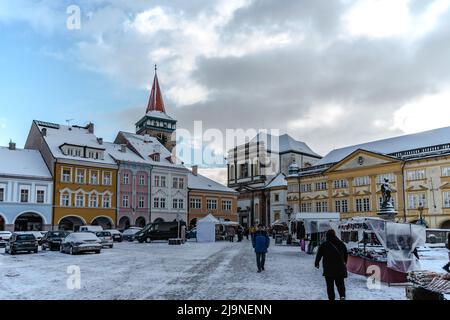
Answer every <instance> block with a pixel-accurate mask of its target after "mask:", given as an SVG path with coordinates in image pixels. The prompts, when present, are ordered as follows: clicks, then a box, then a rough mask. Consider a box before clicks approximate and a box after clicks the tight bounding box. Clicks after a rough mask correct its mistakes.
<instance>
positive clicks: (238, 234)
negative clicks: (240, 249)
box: [237, 226, 244, 242]
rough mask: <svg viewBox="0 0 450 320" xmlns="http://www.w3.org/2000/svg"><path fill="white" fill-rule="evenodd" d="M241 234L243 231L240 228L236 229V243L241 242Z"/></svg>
mask: <svg viewBox="0 0 450 320" xmlns="http://www.w3.org/2000/svg"><path fill="white" fill-rule="evenodd" d="M243 232H244V231H243V230H242V227H241V226H239V227H238V229H237V236H238V242H241V241H242V233H243Z"/></svg>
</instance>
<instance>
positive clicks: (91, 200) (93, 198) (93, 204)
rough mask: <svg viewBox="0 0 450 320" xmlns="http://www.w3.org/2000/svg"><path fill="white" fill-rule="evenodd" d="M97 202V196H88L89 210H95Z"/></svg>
mask: <svg viewBox="0 0 450 320" xmlns="http://www.w3.org/2000/svg"><path fill="white" fill-rule="evenodd" d="M97 201H98V197H97V195H96V194H91V195H90V196H89V207H90V208H97V206H98V204H97Z"/></svg>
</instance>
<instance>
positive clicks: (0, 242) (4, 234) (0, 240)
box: [0, 231, 12, 248]
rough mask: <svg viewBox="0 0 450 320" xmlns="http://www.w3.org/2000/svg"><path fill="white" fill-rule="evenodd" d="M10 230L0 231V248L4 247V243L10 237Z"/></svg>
mask: <svg viewBox="0 0 450 320" xmlns="http://www.w3.org/2000/svg"><path fill="white" fill-rule="evenodd" d="M11 235H12V232H10V231H0V248H4V247H6V243H7V242H8V241H9V238H11Z"/></svg>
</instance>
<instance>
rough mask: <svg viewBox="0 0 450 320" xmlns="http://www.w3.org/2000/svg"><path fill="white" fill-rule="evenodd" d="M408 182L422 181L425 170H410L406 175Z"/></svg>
mask: <svg viewBox="0 0 450 320" xmlns="http://www.w3.org/2000/svg"><path fill="white" fill-rule="evenodd" d="M406 177H407V179H408V180H423V179H425V169H419V170H410V171H408V172H407V173H406Z"/></svg>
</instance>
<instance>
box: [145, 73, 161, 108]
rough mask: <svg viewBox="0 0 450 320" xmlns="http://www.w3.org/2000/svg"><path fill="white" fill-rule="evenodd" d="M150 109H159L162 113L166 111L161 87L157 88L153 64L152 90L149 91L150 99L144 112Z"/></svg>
mask: <svg viewBox="0 0 450 320" xmlns="http://www.w3.org/2000/svg"><path fill="white" fill-rule="evenodd" d="M151 111H159V112H162V113H166V109H165V108H164V101H163V98H162V93H161V89H160V88H159V81H158V74H157V73H156V65H155V77H154V78H153V86H152V91H151V93H150V99H149V100H148V105H147V111H146V112H151Z"/></svg>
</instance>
